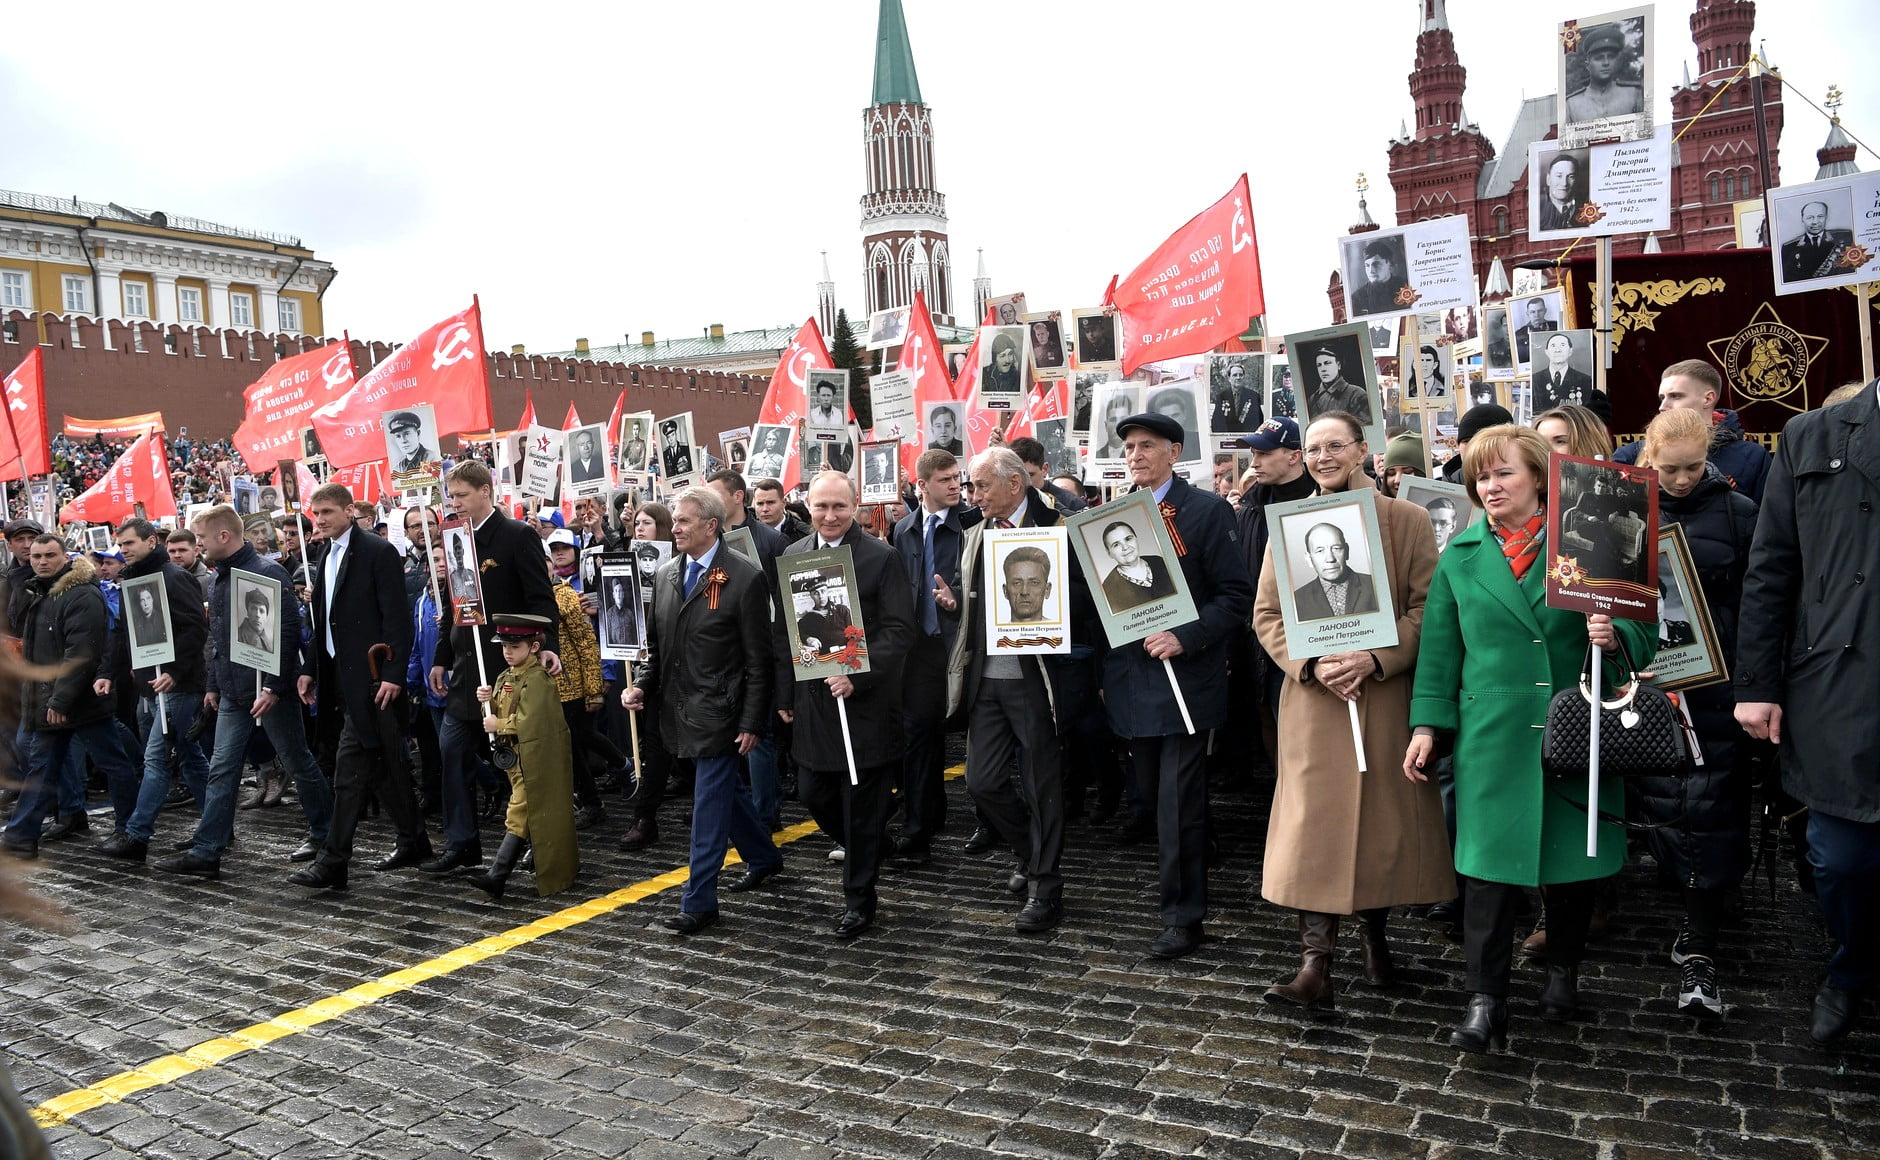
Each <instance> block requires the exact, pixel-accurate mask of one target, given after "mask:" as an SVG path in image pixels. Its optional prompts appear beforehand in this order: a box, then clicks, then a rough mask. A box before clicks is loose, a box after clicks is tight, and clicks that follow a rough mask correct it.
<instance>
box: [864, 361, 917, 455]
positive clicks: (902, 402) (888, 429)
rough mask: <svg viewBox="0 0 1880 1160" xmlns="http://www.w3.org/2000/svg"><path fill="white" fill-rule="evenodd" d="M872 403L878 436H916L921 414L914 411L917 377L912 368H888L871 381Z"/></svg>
mask: <svg viewBox="0 0 1880 1160" xmlns="http://www.w3.org/2000/svg"><path fill="white" fill-rule="evenodd" d="M868 404H869V406H870V407H871V408H872V415H873V418H874V420H875V428H874V431H875V437H876V438H877V439H888V438H894V439H912V438H914V436H915V433H916V432H917V430H918V429H919V428H918V424H919V421H920V416H919V415H918V414H917V413H916V412H915V410H914V376H913V374H912V373H911V372H908V371H888V372H886V373H885V374H879V375H876V376H875V377H874V378H872V379H869V380H868Z"/></svg>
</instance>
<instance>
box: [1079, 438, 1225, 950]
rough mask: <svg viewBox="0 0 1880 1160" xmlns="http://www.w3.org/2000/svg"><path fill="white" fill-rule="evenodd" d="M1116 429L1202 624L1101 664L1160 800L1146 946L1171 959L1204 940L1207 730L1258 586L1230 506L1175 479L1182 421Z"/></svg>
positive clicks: (1220, 719) (1106, 692)
mask: <svg viewBox="0 0 1880 1160" xmlns="http://www.w3.org/2000/svg"><path fill="white" fill-rule="evenodd" d="M1116 434H1117V436H1118V438H1120V439H1121V440H1122V443H1123V461H1124V463H1125V464H1126V465H1127V466H1128V468H1129V476H1130V479H1131V480H1132V481H1133V482H1134V484H1135V486H1136V489H1137V490H1143V491H1148V492H1150V493H1151V494H1152V495H1153V496H1154V497H1155V500H1156V505H1157V508H1158V510H1159V511H1160V513H1161V518H1162V519H1163V520H1164V521H1165V522H1166V523H1167V524H1168V527H1169V531H1170V539H1171V540H1173V541H1174V545H1175V556H1176V561H1175V562H1176V563H1177V564H1178V565H1179V566H1180V568H1181V573H1182V580H1183V582H1184V583H1185V585H1186V586H1187V588H1188V593H1189V595H1190V596H1191V597H1192V598H1193V600H1194V605H1195V619H1193V620H1191V621H1189V622H1187V623H1185V624H1178V625H1176V626H1174V627H1173V628H1170V629H1165V630H1163V631H1161V632H1156V633H1152V634H1150V635H1149V636H1147V637H1145V638H1144V639H1142V640H1138V641H1131V642H1129V643H1127V644H1123V645H1119V646H1116V647H1114V648H1112V649H1110V651H1109V652H1108V653H1107V654H1106V655H1105V657H1104V660H1103V705H1104V710H1105V712H1106V713H1107V714H1108V715H1109V718H1110V728H1111V729H1112V730H1113V731H1114V732H1115V734H1116V735H1117V736H1118V737H1121V738H1124V739H1125V740H1126V741H1127V743H1128V745H1129V757H1130V765H1131V767H1132V768H1133V769H1134V771H1135V776H1136V777H1137V778H1138V780H1139V784H1140V788H1141V791H1142V796H1143V797H1144V799H1146V800H1147V801H1151V802H1154V803H1155V827H1156V833H1157V846H1158V855H1157V856H1158V862H1159V869H1160V877H1161V919H1162V933H1161V935H1160V936H1158V937H1157V938H1156V939H1155V941H1154V942H1152V943H1151V944H1150V945H1149V953H1150V954H1152V955H1155V956H1156V957H1158V958H1168V959H1172V958H1179V957H1181V956H1182V955H1187V954H1192V953H1193V952H1194V951H1195V950H1197V949H1198V948H1199V947H1200V946H1201V940H1202V930H1201V924H1202V920H1203V919H1204V918H1206V916H1207V909H1208V886H1207V882H1208V836H1207V830H1208V819H1207V812H1208V802H1207V794H1208V774H1207V758H1208V734H1209V732H1210V731H1211V730H1214V729H1217V728H1220V727H1221V726H1224V725H1226V724H1227V717H1228V695H1227V687H1228V686H1227V653H1228V647H1227V646H1228V643H1229V641H1230V640H1231V639H1232V637H1233V635H1234V632H1235V631H1236V630H1237V629H1238V628H1239V627H1240V626H1242V625H1244V624H1246V623H1247V618H1248V617H1249V616H1250V615H1251V614H1252V611H1253V582H1252V580H1251V579H1249V577H1248V575H1247V561H1246V558H1245V556H1244V555H1243V553H1242V551H1241V547H1240V535H1239V532H1238V530H1237V529H1236V527H1235V522H1234V512H1233V509H1232V508H1230V507H1229V506H1228V504H1227V501H1226V500H1224V499H1222V498H1221V497H1220V496H1217V495H1215V494H1213V493H1212V492H1209V491H1203V490H1201V489H1200V488H1196V487H1192V486H1190V485H1189V484H1188V483H1187V482H1186V481H1185V480H1182V479H1179V478H1177V477H1176V475H1175V463H1176V461H1177V460H1178V459H1180V458H1181V440H1182V438H1183V436H1184V432H1183V431H1182V429H1181V425H1180V424H1179V423H1177V422H1175V421H1174V420H1173V419H1170V418H1169V417H1168V416H1166V415H1159V414H1155V413H1148V414H1142V415H1131V416H1130V417H1129V418H1127V419H1124V420H1123V421H1122V422H1120V423H1118V424H1117V425H1116ZM1177 689H1179V690H1180V695H1181V701H1180V702H1179V703H1178V702H1177V700H1176V690H1177ZM1183 705H1186V706H1187V711H1188V717H1189V718H1190V719H1191V720H1192V722H1193V725H1192V729H1191V728H1190V725H1189V724H1188V722H1186V721H1184V720H1183V715H1182V706H1183Z"/></svg>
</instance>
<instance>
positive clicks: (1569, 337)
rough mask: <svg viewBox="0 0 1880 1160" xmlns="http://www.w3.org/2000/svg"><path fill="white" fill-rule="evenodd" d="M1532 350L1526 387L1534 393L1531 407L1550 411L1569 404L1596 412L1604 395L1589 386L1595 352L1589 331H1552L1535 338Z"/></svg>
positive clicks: (1591, 382) (1603, 400) (1592, 386)
mask: <svg viewBox="0 0 1880 1160" xmlns="http://www.w3.org/2000/svg"><path fill="white" fill-rule="evenodd" d="M1532 349H1533V352H1534V366H1533V369H1532V371H1531V372H1530V373H1529V375H1528V386H1529V387H1530V388H1531V389H1532V390H1533V392H1534V405H1535V406H1537V407H1539V408H1540V409H1541V410H1543V411H1551V410H1553V409H1554V408H1555V407H1563V406H1566V405H1567V404H1569V403H1571V404H1573V405H1574V406H1576V407H1592V408H1593V409H1594V410H1599V408H1600V406H1601V405H1603V404H1604V402H1605V398H1606V396H1605V394H1604V393H1603V392H1601V391H1600V390H1599V389H1598V388H1597V387H1595V386H1594V385H1593V383H1594V380H1593V371H1594V367H1593V359H1594V357H1595V355H1596V353H1597V352H1596V351H1595V348H1594V343H1593V332H1592V331H1590V330H1556V331H1554V332H1552V333H1551V334H1543V335H1536V336H1535V339H1534V345H1533V348H1532Z"/></svg>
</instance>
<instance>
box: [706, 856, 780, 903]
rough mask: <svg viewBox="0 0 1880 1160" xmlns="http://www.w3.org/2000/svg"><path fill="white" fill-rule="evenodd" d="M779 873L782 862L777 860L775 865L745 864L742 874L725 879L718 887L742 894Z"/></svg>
mask: <svg viewBox="0 0 1880 1160" xmlns="http://www.w3.org/2000/svg"><path fill="white" fill-rule="evenodd" d="M781 873H783V863H782V862H778V863H777V864H776V865H775V866H746V867H745V868H744V872H743V873H742V874H739V875H738V876H737V877H736V878H731V879H727V880H726V881H725V882H724V883H722V884H721V885H720V886H719V887H718V889H720V890H724V891H727V892H729V893H732V894H742V893H744V892H745V891H746V890H755V889H757V888H758V887H759V886H762V885H763V884H764V883H765V881H767V880H768V879H771V878H775V877H776V876H777V875H779V874H781ZM713 913H716V911H714V912H713Z"/></svg>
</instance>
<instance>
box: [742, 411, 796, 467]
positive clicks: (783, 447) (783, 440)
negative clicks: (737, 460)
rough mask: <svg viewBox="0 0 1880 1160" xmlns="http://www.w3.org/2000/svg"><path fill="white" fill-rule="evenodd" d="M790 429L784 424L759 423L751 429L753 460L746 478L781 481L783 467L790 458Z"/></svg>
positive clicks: (749, 462) (749, 464)
mask: <svg viewBox="0 0 1880 1160" xmlns="http://www.w3.org/2000/svg"><path fill="white" fill-rule="evenodd" d="M790 435H791V430H790V428H789V427H787V426H785V425H784V424H782V423H759V424H758V425H757V426H755V427H753V428H752V429H751V458H750V459H749V460H748V461H747V463H746V467H745V472H744V474H745V477H746V478H748V479H751V480H759V479H780V478H782V476H783V465H784V464H785V463H786V462H787V461H788V460H789V458H790Z"/></svg>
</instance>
